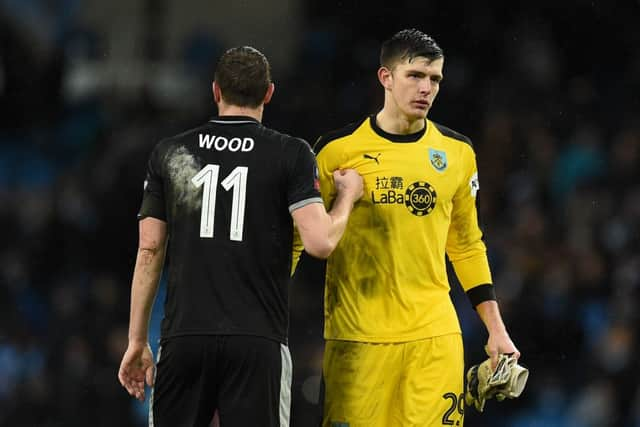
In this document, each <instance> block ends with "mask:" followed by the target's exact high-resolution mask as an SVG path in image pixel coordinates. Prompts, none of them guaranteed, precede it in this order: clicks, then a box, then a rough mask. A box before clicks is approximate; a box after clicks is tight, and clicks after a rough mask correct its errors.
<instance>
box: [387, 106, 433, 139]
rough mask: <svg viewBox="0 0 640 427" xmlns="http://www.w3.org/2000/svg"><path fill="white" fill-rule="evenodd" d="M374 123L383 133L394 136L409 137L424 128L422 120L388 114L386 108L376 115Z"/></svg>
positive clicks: (399, 114) (398, 114)
mask: <svg viewBox="0 0 640 427" xmlns="http://www.w3.org/2000/svg"><path fill="white" fill-rule="evenodd" d="M376 123H377V124H378V126H379V127H380V129H382V130H383V131H385V132H388V133H391V134H394V135H410V134H412V133H416V132H420V131H421V130H422V129H424V127H425V119H424V118H416V119H410V118H408V117H407V116H405V115H404V114H401V113H397V112H396V113H393V112H390V111H389V109H388V108H383V109H382V110H381V111H380V112H379V113H378V114H377V115H376Z"/></svg>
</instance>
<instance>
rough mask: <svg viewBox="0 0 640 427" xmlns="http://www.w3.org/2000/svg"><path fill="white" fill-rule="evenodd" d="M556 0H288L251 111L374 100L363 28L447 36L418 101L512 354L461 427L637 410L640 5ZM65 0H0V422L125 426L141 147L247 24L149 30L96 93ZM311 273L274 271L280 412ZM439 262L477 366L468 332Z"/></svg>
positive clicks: (364, 105) (637, 415) (479, 338)
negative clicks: (474, 182) (428, 95)
mask: <svg viewBox="0 0 640 427" xmlns="http://www.w3.org/2000/svg"><path fill="white" fill-rule="evenodd" d="M168 1H169V0H164V1H162V2H157V4H158V5H166V4H167V2H168ZM214 3H215V2H214ZM249 3H251V2H249ZM249 3H247V4H249ZM451 3H452V2H451ZM555 3H561V2H551V1H541V2H533V3H531V2H527V3H522V4H519V5H515V4H514V3H513V2H504V4H503V3H502V2H500V4H501V5H502V6H500V5H495V8H494V6H492V8H487V7H485V6H482V5H480V4H476V3H473V4H471V3H470V4H467V5H465V6H464V7H462V6H460V5H458V4H448V5H445V4H444V2H437V5H429V6H425V5H424V4H414V3H410V2H408V1H397V2H394V6H393V7H391V6H385V7H384V8H379V7H377V2H372V3H371V4H369V3H366V4H364V2H362V3H361V2H357V1H354V2H348V1H344V2H336V3H335V4H333V5H331V6H330V5H329V4H328V3H327V2H319V1H307V2H304V3H303V6H302V7H300V12H299V13H300V16H299V17H298V19H299V20H301V21H300V22H301V24H300V23H299V25H300V27H301V28H302V31H300V33H299V34H300V37H299V39H297V40H296V41H295V43H294V50H293V56H292V57H291V58H290V63H289V64H288V65H287V66H286V67H282V66H278V64H273V65H274V70H277V72H275V73H274V78H275V81H276V87H277V90H276V96H275V98H274V102H273V103H272V104H270V105H269V106H268V107H267V110H266V114H265V120H264V121H265V123H266V124H267V125H269V126H272V127H275V128H278V129H281V130H283V131H285V132H287V133H291V134H294V135H297V136H302V137H304V138H306V139H307V140H309V141H311V142H312V141H314V140H315V139H316V138H317V137H318V136H319V135H320V134H321V133H323V132H326V131H328V130H331V129H333V128H336V127H340V126H342V125H344V124H346V123H349V122H352V121H355V120H358V119H359V118H361V117H363V116H365V115H367V114H370V113H373V112H375V111H376V108H377V107H378V106H379V105H380V103H381V101H382V91H381V89H380V88H379V85H378V83H377V80H376V78H375V72H376V68H377V65H378V62H377V61H378V58H377V55H378V48H379V43H380V41H381V40H383V39H384V38H386V37H388V36H389V35H391V34H392V33H394V32H395V31H397V30H399V29H401V28H404V27H407V26H416V27H418V28H420V29H422V30H424V31H426V32H428V33H430V34H432V35H433V36H434V37H435V38H436V40H438V42H439V43H440V45H441V46H442V47H443V48H444V50H445V55H446V63H445V79H444V83H443V86H442V90H441V93H440V95H439V99H438V101H437V102H436V104H435V107H434V108H433V109H432V111H431V113H430V118H431V119H432V120H435V121H437V122H440V123H443V124H445V125H447V126H449V127H451V128H453V129H455V130H457V131H459V132H461V133H464V134H466V135H468V136H470V137H471V138H472V139H473V140H474V146H475V149H476V153H477V157H478V163H479V170H480V183H481V192H480V198H479V209H480V215H481V222H482V224H483V229H484V231H485V235H486V243H487V246H488V248H489V255H490V259H491V261H492V268H493V273H494V281H495V283H496V285H497V294H498V297H499V300H500V303H501V306H502V310H503V315H504V317H505V320H506V322H507V326H508V328H509V329H510V332H511V336H512V337H513V338H514V341H515V342H516V345H518V347H519V348H520V350H521V351H522V353H523V358H522V363H523V364H525V365H527V366H528V367H529V368H530V369H531V377H530V379H529V384H528V386H527V389H526V390H525V392H524V394H523V395H522V396H521V398H520V399H518V400H515V401H509V402H503V403H499V404H498V403H494V402H491V403H489V404H488V407H487V409H486V411H485V413H484V414H483V415H482V416H478V415H477V414H474V413H472V410H471V409H468V411H467V417H466V418H467V421H466V425H467V426H470V427H473V426H489V425H490V426H497V427H511V426H518V427H528V426H531V427H533V426H546V427H600V426H603V427H605V426H630V427H634V426H635V427H637V426H640V385H639V384H640V381H638V379H639V378H640V376H639V375H640V374H639V372H640V359H638V357H637V354H638V353H639V352H640V330H639V329H640V314H639V310H638V304H639V303H640V238H639V237H640V236H639V234H640V233H639V232H640V77H639V76H640V51H638V48H637V47H638V46H640V32H639V31H637V30H636V29H634V28H633V27H634V26H635V24H633V23H634V22H635V23H636V24H637V22H639V21H640V2H638V1H626V2H616V5H615V6H614V5H609V4H608V3H606V2H597V1H595V2H594V1H576V2H569V3H567V4H564V3H563V4H562V5H561V4H555ZM146 4H147V5H150V4H155V3H154V2H147V3H146ZM425 4H426V3H425ZM505 5H507V6H508V7H504V6H505ZM79 8H81V2H78V1H74V0H58V1H44V0H29V1H26V0H25V1H20V0H0V100H1V102H0V106H1V107H0V108H1V111H0V122H1V128H0V129H1V130H0V219H1V224H2V231H1V232H0V236H1V238H0V426H47V427H53V426H88V425H91V426H123V427H124V426H141V425H145V423H146V415H145V406H144V405H142V404H140V403H136V402H135V401H134V400H133V399H131V398H129V397H128V395H127V394H126V392H125V391H124V390H123V389H121V387H120V385H119V383H118V381H117V377H116V372H117V367H118V365H119V362H120V358H121V356H122V353H123V351H124V349H125V345H126V339H127V322H128V309H129V305H128V304H129V290H130V275H131V272H132V268H133V264H134V258H135V253H136V246H137V222H136V212H137V209H138V207H139V203H140V197H141V190H142V182H143V179H144V171H145V165H146V160H147V155H148V153H149V151H150V149H151V147H152V146H153V144H154V143H155V142H157V141H158V140H159V139H160V138H162V137H166V136H169V135H172V134H175V133H177V132H179V131H181V130H183V129H184V128H189V127H193V126H195V125H198V124H199V123H200V122H202V121H203V120H205V119H206V118H208V117H209V116H211V115H213V114H215V109H214V106H213V103H212V101H211V96H210V89H209V88H210V79H211V77H212V66H213V64H214V62H213V61H215V60H216V59H217V57H218V55H219V54H220V52H221V51H222V50H223V49H225V48H227V47H230V46H231V45H238V44H244V43H245V42H244V41H243V40H224V39H223V38H222V37H221V36H219V35H218V34H217V33H216V25H215V17H213V16H212V19H211V28H209V31H208V32H206V31H205V32H202V31H198V32H196V31H194V33H193V34H191V35H190V37H189V38H188V39H186V40H185V41H184V46H183V50H182V51H181V56H180V57H179V58H177V59H175V58H173V59H172V60H171V67H166V64H167V62H169V61H168V59H167V58H164V57H163V53H162V50H159V49H156V48H154V46H155V43H160V41H161V38H162V34H161V31H160V30H159V29H158V28H157V27H155V28H152V29H150V30H149V33H148V34H149V37H148V39H147V42H148V45H147V48H146V49H145V50H144V51H143V55H144V56H143V58H142V60H141V61H140V62H139V63H137V64H136V67H137V68H136V69H133V66H132V69H125V70H119V71H118V73H117V76H118V79H120V80H121V81H119V84H118V87H117V88H115V87H114V86H113V85H112V84H111V83H109V81H106V82H105V80H104V78H105V74H106V73H105V70H104V67H102V65H103V63H104V59H105V58H107V57H108V56H109V51H108V49H106V48H105V44H104V39H103V37H104V35H103V34H101V33H100V32H98V31H95V30H94V29H92V28H91V27H90V26H86V25H82V22H79V20H78V19H77V18H76V17H77V10H78V9H79ZM247 8H248V9H247V14H249V13H252V12H251V10H250V8H249V6H247ZM151 9H153V7H152V6H150V7H149V10H151ZM154 10H155V9H154ZM154 13H160V12H158V11H156V12H154ZM239 25H240V24H239ZM158 33H160V34H158ZM270 42H271V43H276V44H277V41H273V40H272V41H270ZM256 47H257V48H259V49H261V48H262V46H260V45H256ZM163 64H164V66H163ZM134 82H137V83H135V84H134ZM129 83H130V84H129ZM116 89H117V90H116ZM320 271H321V266H320V264H319V263H318V262H315V261H312V260H310V259H306V260H305V261H304V262H303V263H302V265H301V267H300V269H299V271H298V273H297V274H296V277H295V280H294V284H293V286H292V300H291V302H292V312H291V340H290V346H291V349H292V355H293V359H294V366H295V371H294V390H293V396H294V402H293V420H292V426H293V427H298V426H305V427H306V426H309V425H312V423H313V421H314V420H315V418H316V417H317V413H318V404H317V394H318V390H317V388H318V375H319V373H320V364H321V363H320V361H321V352H322V339H321V334H322V324H321V322H322V311H321V310H322V307H321V304H322V278H321V277H320ZM454 277H455V276H454V275H451V278H452V284H453V287H454V291H453V292H452V295H453V298H454V300H455V302H456V304H457V305H458V306H459V313H460V318H461V323H462V326H463V330H464V334H465V345H466V358H467V362H468V363H469V364H471V363H478V362H479V361H480V360H482V359H483V358H484V356H483V350H482V348H483V344H484V340H485V339H486V336H485V335H484V332H483V329H482V327H481V324H480V323H479V321H478V320H477V316H476V315H475V314H474V313H473V310H472V309H471V308H470V306H469V304H468V302H467V301H466V300H465V298H464V295H461V291H460V290H459V289H458V288H457V284H456V283H455V278H454ZM161 298H162V296H161V297H160V299H159V302H157V303H156V307H155V309H154V325H155V324H157V321H158V319H159V316H160V312H161V308H162V307H161V306H162V303H161V302H162V299H161ZM153 329H154V332H153V333H154V334H155V336H154V338H157V333H158V331H157V326H156V327H154V328H153Z"/></svg>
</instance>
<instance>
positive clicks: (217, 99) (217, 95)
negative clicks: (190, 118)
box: [212, 80, 222, 104]
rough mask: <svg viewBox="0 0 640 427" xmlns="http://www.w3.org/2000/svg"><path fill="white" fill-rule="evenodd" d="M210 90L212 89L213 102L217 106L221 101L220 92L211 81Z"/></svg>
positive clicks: (218, 87)
mask: <svg viewBox="0 0 640 427" xmlns="http://www.w3.org/2000/svg"><path fill="white" fill-rule="evenodd" d="M212 88H213V100H214V101H215V102H216V104H219V103H220V101H221V100H222V92H221V91H220V86H218V85H217V84H216V82H215V80H214V81H213V84H212Z"/></svg>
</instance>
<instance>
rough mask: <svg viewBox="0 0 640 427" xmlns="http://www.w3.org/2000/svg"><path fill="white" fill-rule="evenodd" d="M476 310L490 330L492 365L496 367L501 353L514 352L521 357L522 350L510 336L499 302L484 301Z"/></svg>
mask: <svg viewBox="0 0 640 427" xmlns="http://www.w3.org/2000/svg"><path fill="white" fill-rule="evenodd" d="M476 310H477V312H478V315H479V316H480V318H481V319H482V322H483V323H484V325H485V327H486V328H487V332H489V339H488V340H487V345H486V352H487V355H488V356H489V357H490V358H491V366H492V367H493V368H495V366H496V363H497V361H498V356H499V355H500V354H513V355H514V356H515V358H516V359H517V358H519V357H520V352H519V351H518V349H517V348H516V346H515V344H514V343H513V341H511V337H509V334H508V332H507V328H506V327H505V325H504V322H503V321H502V316H501V315H500V308H499V307H498V303H497V302H496V301H493V300H491V301H484V302H481V303H480V304H478V305H477V306H476Z"/></svg>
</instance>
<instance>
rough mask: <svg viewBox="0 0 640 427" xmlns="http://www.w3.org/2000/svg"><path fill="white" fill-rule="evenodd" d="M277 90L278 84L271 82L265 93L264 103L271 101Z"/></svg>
mask: <svg viewBox="0 0 640 427" xmlns="http://www.w3.org/2000/svg"><path fill="white" fill-rule="evenodd" d="M275 91H276V85H274V84H273V83H270V84H269V87H268V88H267V93H265V95H264V104H265V105H266V104H268V103H269V102H270V101H271V97H272V96H273V92H275Z"/></svg>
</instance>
